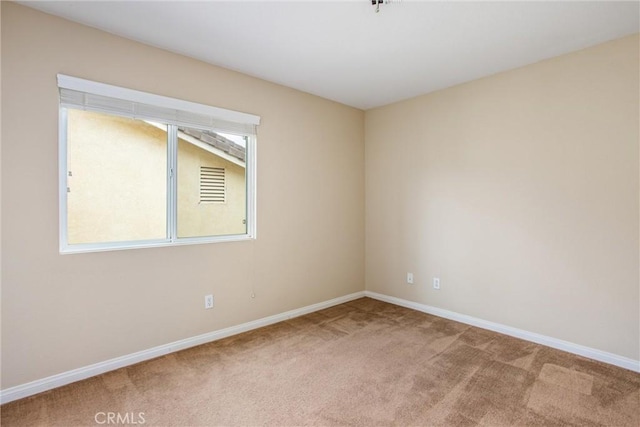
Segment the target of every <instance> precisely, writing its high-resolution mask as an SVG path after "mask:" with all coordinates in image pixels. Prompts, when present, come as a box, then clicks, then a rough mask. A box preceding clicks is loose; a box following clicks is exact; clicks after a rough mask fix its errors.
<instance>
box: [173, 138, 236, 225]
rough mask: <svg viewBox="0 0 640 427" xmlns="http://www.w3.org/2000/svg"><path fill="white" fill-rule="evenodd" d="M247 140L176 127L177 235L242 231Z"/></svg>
mask: <svg viewBox="0 0 640 427" xmlns="http://www.w3.org/2000/svg"><path fill="white" fill-rule="evenodd" d="M246 155H247V153H246V138H244V137H238V136H235V135H230V134H224V133H219V132H213V131H210V130H200V129H194V128H187V127H178V181H177V186H178V190H177V194H178V237H200V236H216V235H233V234H244V233H246V232H247V225H246V223H247V220H246V218H247V174H246Z"/></svg>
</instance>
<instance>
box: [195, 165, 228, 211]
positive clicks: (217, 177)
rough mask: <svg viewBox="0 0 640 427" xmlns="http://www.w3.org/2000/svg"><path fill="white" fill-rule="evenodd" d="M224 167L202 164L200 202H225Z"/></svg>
mask: <svg viewBox="0 0 640 427" xmlns="http://www.w3.org/2000/svg"><path fill="white" fill-rule="evenodd" d="M224 172H225V171H224V168H213V167H209V166H200V203H225V202H226V191H225V175H224Z"/></svg>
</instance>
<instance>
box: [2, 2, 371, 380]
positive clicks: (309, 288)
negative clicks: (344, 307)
mask: <svg viewBox="0 0 640 427" xmlns="http://www.w3.org/2000/svg"><path fill="white" fill-rule="evenodd" d="M1 7H2V123H3V125H4V126H3V127H2V231H3V233H2V266H3V268H2V388H3V389H6V388H8V387H12V386H15V385H19V384H23V383H26V382H28V381H32V380H36V379H41V378H44V377H46V376H49V375H53V374H56V373H60V372H65V371H68V370H71V369H74V368H78V367H82V366H86V365H89V364H91V363H96V362H100V361H104V360H107V359H110V358H113V357H117V356H121V355H125V354H129V353H132V352H135V351H139V350H143V349H148V348H151V347H153V346H157V345H161V344H165V343H168V342H172V341H175V340H179V339H183V338H187V337H191V336H195V335H198V334H202V333H206V332H210V331H212V330H216V329H220V328H224V327H227V326H231V325H236V324H240V323H242V322H247V321H250V320H253V319H258V318H261V317H265V316H268V315H272V314H276V313H281V312H283V311H286V310H290V309H294V308H298V307H302V306H305V305H309V304H313V303H317V302H320V301H325V300H328V299H331V298H335V297H338V296H341V295H346V294H349V293H352V292H357V291H362V290H363V289H364V243H363V242H364V225H363V221H362V218H363V217H364V173H363V171H364V163H363V162H364V152H363V141H364V136H363V132H364V127H363V116H364V114H363V112H362V111H359V110H356V109H353V108H349V107H345V106H343V105H340V104H337V103H334V102H331V101H327V100H323V99H320V98H318V97H314V96H311V95H308V94H304V93H301V92H298V91H295V90H293V89H288V88H285V87H282V86H278V85H275V84H270V83H267V82H264V81H261V80H258V79H254V78H250V77H247V76H244V75H241V74H239V73H235V72H231V71H228V70H224V69H221V68H217V67H213V66H210V65H207V64H204V63H202V62H199V61H195V60H192V59H188V58H185V57H181V56H179V55H175V54H172V53H169V52H166V51H162V50H160V49H156V48H152V47H148V46H144V45H142V44H139V43H135V42H132V41H128V40H125V39H123V38H119V37H115V36H112V35H109V34H106V33H104V32H101V31H97V30H94V29H90V28H87V27H83V26H81V25H77V24H74V23H70V22H68V21H65V20H62V19H59V18H55V17H52V16H49V15H45V14H43V13H40V12H37V11H34V10H31V9H29V8H25V7H23V6H20V5H16V4H13V3H7V2H2V4H1ZM57 73H64V74H67V75H72V76H77V77H81V78H86V79H90V80H95V81H101V82H105V83H109V84H114V85H119V86H123V87H128V88H132V89H137V90H142V91H147V92H152V93H156V94H160V95H165V96H171V97H175V98H181V99H186V100H189V101H193V102H199V103H204V104H209V105H214V106H219V107H223V108H228V109H233V110H238V111H244V112H247V113H251V114H257V115H260V116H261V117H262V124H261V125H260V127H259V129H258V165H257V166H258V167H257V174H258V177H257V178H258V197H257V205H258V217H257V225H258V239H257V240H255V241H243V242H233V243H219V244H205V245H191V246H176V247H168V248H154V249H138V250H124V251H114V252H102V253H87V254H76V255H60V254H59V253H58V184H57V173H58V165H57V155H58V154H57V131H58V96H57V88H56V74H57ZM185 75H188V76H189V78H188V79H184V78H176V77H177V76H185ZM252 291H255V298H254V299H252V298H251V292H252ZM208 293H213V294H214V296H215V299H216V302H215V304H216V305H215V308H214V309H213V310H204V308H203V304H204V301H203V297H204V295H205V294H208Z"/></svg>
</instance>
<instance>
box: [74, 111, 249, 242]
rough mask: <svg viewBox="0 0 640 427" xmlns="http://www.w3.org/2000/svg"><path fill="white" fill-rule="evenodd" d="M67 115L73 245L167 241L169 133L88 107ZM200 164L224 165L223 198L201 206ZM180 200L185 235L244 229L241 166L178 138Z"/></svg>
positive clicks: (181, 229) (180, 228) (180, 231)
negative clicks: (225, 187)
mask: <svg viewBox="0 0 640 427" xmlns="http://www.w3.org/2000/svg"><path fill="white" fill-rule="evenodd" d="M68 117H69V120H68V123H69V126H68V138H67V140H68V147H67V148H68V150H67V152H68V170H69V172H71V176H70V177H69V190H70V191H69V193H68V196H67V198H68V202H67V207H68V215H67V217H68V230H69V235H68V239H69V243H71V244H77V243H94V242H117V241H127V240H145V239H162V238H165V236H166V218H167V215H166V212H167V205H166V195H167V189H166V187H167V179H166V176H167V134H166V132H165V131H163V130H162V129H159V128H157V127H155V126H153V125H150V124H148V123H145V122H144V121H141V120H134V119H130V118H126V117H119V116H112V115H106V114H101V113H95V112H89V111H80V110H71V109H70V110H68ZM200 166H212V167H219V168H224V169H225V178H226V185H227V192H226V196H227V197H226V201H225V203H200V197H199V196H200V181H199V180H200ZM132 183H133V184H134V185H132ZM178 202H179V204H178V235H179V236H180V237H192V236H208V235H215V234H240V233H244V232H245V230H246V226H245V225H244V223H243V222H244V220H245V212H246V209H245V206H246V189H245V173H244V168H243V167H241V166H238V165H235V164H233V163H231V162H229V161H227V160H225V159H222V158H220V157H218V156H216V155H214V154H212V153H209V152H207V151H205V150H203V149H201V148H198V147H195V146H194V145H192V144H190V143H188V142H186V141H184V140H182V139H180V140H179V142H178Z"/></svg>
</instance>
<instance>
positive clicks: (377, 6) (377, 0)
mask: <svg viewBox="0 0 640 427" xmlns="http://www.w3.org/2000/svg"><path fill="white" fill-rule="evenodd" d="M384 3H385V0H371V5H372V6H374V7H375V9H376V13H379V12H380V5H381V4H384ZM387 3H388V1H387Z"/></svg>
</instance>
